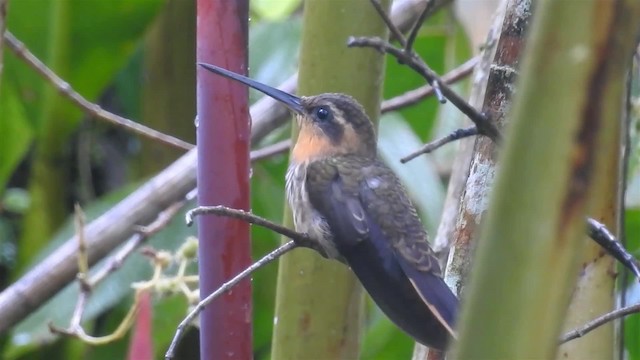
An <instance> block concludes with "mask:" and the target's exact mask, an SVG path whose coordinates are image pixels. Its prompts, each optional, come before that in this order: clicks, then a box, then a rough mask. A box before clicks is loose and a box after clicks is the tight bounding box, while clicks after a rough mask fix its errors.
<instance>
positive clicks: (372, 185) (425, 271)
mask: <svg viewBox="0 0 640 360" xmlns="http://www.w3.org/2000/svg"><path fill="white" fill-rule="evenodd" d="M313 167H317V169H314V168H313ZM356 168H357V169H356ZM345 174H348V176H347V175H345ZM306 186H307V189H308V191H309V200H310V201H311V204H312V205H313V206H314V207H315V208H316V209H317V210H318V211H319V212H320V213H321V214H322V216H323V217H325V219H326V221H327V223H328V225H329V227H330V229H331V231H332V233H333V234H334V241H335V242H336V245H337V246H338V248H339V249H340V251H341V252H342V253H343V254H344V253H346V254H348V252H349V250H350V249H352V248H355V247H354V246H355V245H356V244H358V243H360V242H363V241H364V242H370V243H371V245H372V246H373V247H375V249H377V251H378V252H383V251H388V252H392V253H393V254H394V255H395V256H392V258H393V259H394V261H397V263H398V264H399V266H400V268H401V269H402V271H403V272H404V274H405V275H406V277H407V278H409V280H410V281H411V284H412V285H413V287H414V288H415V289H416V290H417V292H418V293H419V294H420V296H421V298H422V300H423V301H424V303H425V304H426V305H427V306H428V307H429V308H430V309H431V311H432V312H433V314H434V315H435V316H436V317H437V318H438V320H439V321H440V322H441V323H442V325H443V326H444V327H445V328H447V329H448V330H449V332H450V333H451V334H452V335H453V336H455V333H454V331H453V324H454V321H455V315H456V311H457V307H458V300H457V298H456V297H455V295H454V294H453V293H452V292H451V290H449V288H448V287H447V285H446V284H445V282H444V281H443V280H442V274H441V270H440V266H439V265H438V261H437V258H436V257H435V255H434V253H433V251H432V250H431V247H430V246H429V243H428V241H427V235H426V232H425V230H424V228H423V227H422V223H421V222H420V219H419V218H418V215H417V213H416V210H415V208H414V206H413V205H412V204H411V201H410V200H409V198H408V196H407V194H406V192H405V190H404V187H403V186H402V184H401V183H400V181H399V180H398V178H397V177H396V176H395V175H394V174H393V172H392V171H391V170H390V169H389V168H388V167H386V165H384V164H382V163H380V162H378V161H369V162H368V163H366V162H365V163H363V162H344V161H332V160H328V161H326V162H324V163H316V164H311V165H310V168H309V169H308V170H307V184H306ZM347 258H348V256H347ZM379 258H380V259H387V257H384V256H382V255H381V256H379ZM386 261H389V260H388V259H387V260H386ZM354 272H355V269H354ZM356 275H358V274H357V273H356Z"/></svg>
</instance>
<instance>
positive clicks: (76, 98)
mask: <svg viewBox="0 0 640 360" xmlns="http://www.w3.org/2000/svg"><path fill="white" fill-rule="evenodd" d="M4 40H5V41H6V43H7V47H8V48H9V49H11V51H13V53H14V54H15V55H16V56H17V57H18V58H20V59H22V60H23V61H24V62H25V63H27V65H29V66H31V67H32V68H33V69H34V70H35V71H36V72H37V73H38V74H40V75H41V76H42V77H43V78H44V79H45V80H47V81H48V82H49V83H50V84H51V85H53V87H55V88H56V89H57V90H58V91H59V92H60V93H61V94H62V95H64V96H65V97H66V98H67V99H69V100H71V102H73V103H74V104H76V105H77V106H78V107H80V108H81V109H82V110H84V111H85V112H86V113H87V114H89V115H91V116H93V117H96V118H98V119H102V120H106V121H108V122H110V123H111V124H114V125H116V126H118V127H121V128H124V129H126V130H129V131H131V132H133V133H136V134H138V135H141V136H144V137H147V138H149V139H152V140H156V141H159V142H162V143H164V144H167V145H171V146H173V147H177V148H180V149H184V150H190V149H191V148H193V145H192V144H189V143H188V142H185V141H182V140H180V139H177V138H175V137H173V136H171V135H167V134H164V133H162V132H160V131H157V130H154V129H151V128H149V127H146V126H144V125H142V124H139V123H137V122H135V121H132V120H129V119H126V118H124V117H122V116H119V115H116V114H114V113H111V112H109V111H106V110H104V109H103V108H101V107H100V106H99V105H97V104H94V103H92V102H90V101H89V100H87V99H85V98H84V97H82V95H80V94H78V93H77V92H76V91H75V90H73V88H72V87H71V85H69V84H68V83H67V82H65V81H64V80H62V79H61V78H60V77H59V76H58V75H56V74H55V73H54V72H53V71H52V70H51V69H49V68H48V67H47V66H46V65H45V64H44V63H42V61H40V60H39V59H38V58H37V57H36V56H35V55H34V54H33V53H31V51H29V49H27V47H26V46H25V45H24V44H23V43H22V42H21V41H20V40H18V39H17V38H16V37H15V36H13V34H11V33H10V32H9V31H6V32H5V33H4Z"/></svg>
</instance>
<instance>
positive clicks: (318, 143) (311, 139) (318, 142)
mask: <svg viewBox="0 0 640 360" xmlns="http://www.w3.org/2000/svg"><path fill="white" fill-rule="evenodd" d="M321 132H322V130H319V129H314V128H313V125H307V124H303V125H302V126H301V127H300V131H299V132H298V140H297V141H296V144H295V146H294V147H293V151H292V152H291V160H292V161H293V162H295V163H302V162H305V161H308V160H311V159H317V158H322V157H327V156H331V155H334V154H335V153H337V151H336V150H338V149H336V148H335V146H334V145H332V144H331V142H330V141H329V139H328V138H327V137H326V136H324V134H322V133H321Z"/></svg>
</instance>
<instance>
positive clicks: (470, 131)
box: [400, 126, 478, 164]
mask: <svg viewBox="0 0 640 360" xmlns="http://www.w3.org/2000/svg"><path fill="white" fill-rule="evenodd" d="M474 135H478V128H476V127H475V126H472V127H468V128H464V129H457V130H454V131H453V132H452V133H451V134H449V135H447V136H443V137H441V138H439V139H436V140H434V141H432V142H430V143H426V144H424V145H423V146H422V147H421V148H420V149H418V150H416V151H414V152H412V153H411V154H409V155H407V156H405V157H403V158H402V159H400V162H401V163H403V164H404V163H407V162H409V161H411V160H413V159H415V158H417V157H418V156H420V155H422V154H428V153H430V152H432V151H433V150H436V149H438V148H439V147H441V146H443V145H446V144H448V143H450V142H454V141H456V140H460V139H464V138H467V137H469V136H474Z"/></svg>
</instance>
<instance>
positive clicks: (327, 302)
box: [271, 0, 389, 359]
mask: <svg viewBox="0 0 640 360" xmlns="http://www.w3.org/2000/svg"><path fill="white" fill-rule="evenodd" d="M384 6H385V8H388V6H389V1H385V2H384ZM303 21H304V27H303V34H302V47H301V55H300V72H299V80H298V83H299V90H298V93H299V94H301V95H313V94H318V93H323V92H342V93H347V94H350V95H352V96H353V97H355V98H356V99H357V100H358V101H359V102H360V103H361V104H362V105H363V106H364V108H365V110H366V111H367V114H368V115H369V116H370V117H371V119H372V120H374V121H376V122H377V119H378V114H379V106H380V97H381V91H382V79H383V64H384V58H383V56H382V55H381V54H380V53H378V52H376V51H373V50H371V49H348V48H347V47H346V41H347V38H348V37H349V36H380V37H385V36H386V32H387V29H386V27H385V26H384V24H383V23H382V21H381V19H380V17H379V16H378V14H377V13H376V12H375V10H374V9H373V7H372V6H371V4H370V2H369V1H368V0H341V1H325V0H308V1H306V2H305V7H304V20H303ZM294 135H295V134H294ZM285 218H286V224H287V225H288V226H291V217H290V213H289V211H287V214H286V216H285ZM362 294H363V291H362V287H361V286H360V284H359V283H358V281H357V279H356V278H355V277H354V276H353V274H352V273H351V272H350V271H349V269H347V268H346V267H345V266H343V265H341V264H339V263H337V262H335V261H327V260H324V259H322V258H321V257H320V256H318V255H317V254H315V253H313V252H311V251H309V250H305V249H301V250H296V251H295V252H293V253H291V254H289V255H287V256H285V257H283V259H282V260H280V264H279V273H278V288H277V298H276V315H275V316H276V318H275V320H274V337H273V349H272V355H271V357H272V358H273V359H356V358H358V354H359V352H360V338H361V332H362V324H363V306H362V304H363V303H362V300H363V297H362Z"/></svg>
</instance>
